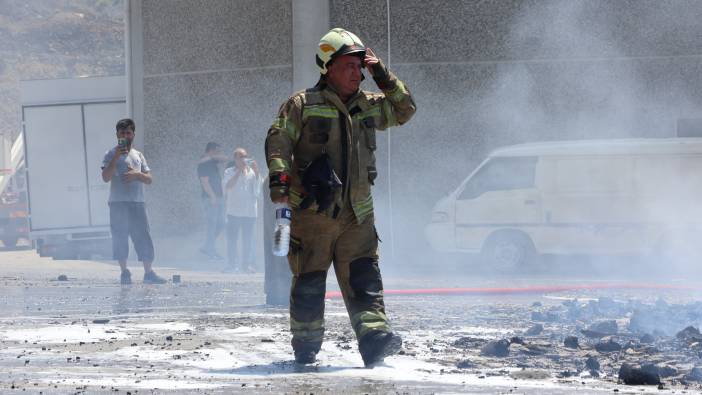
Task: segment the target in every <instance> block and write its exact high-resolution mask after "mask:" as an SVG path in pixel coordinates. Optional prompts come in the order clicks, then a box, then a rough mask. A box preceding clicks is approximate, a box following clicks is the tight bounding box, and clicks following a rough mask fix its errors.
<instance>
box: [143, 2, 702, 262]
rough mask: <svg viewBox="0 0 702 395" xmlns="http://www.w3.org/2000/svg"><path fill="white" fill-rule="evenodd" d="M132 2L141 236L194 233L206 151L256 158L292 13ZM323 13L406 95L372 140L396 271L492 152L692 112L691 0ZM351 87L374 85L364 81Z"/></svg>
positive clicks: (696, 62)
mask: <svg viewBox="0 0 702 395" xmlns="http://www.w3.org/2000/svg"><path fill="white" fill-rule="evenodd" d="M132 1H133V2H135V0H132ZM295 1H297V0H295ZM136 3H138V4H140V7H141V8H140V10H141V12H142V14H143V21H142V25H143V70H144V76H143V92H144V93H143V97H144V105H143V109H144V119H145V121H144V129H145V143H144V148H145V150H146V153H147V157H148V158H149V159H150V160H151V162H152V163H151V164H152V167H153V168H154V172H155V175H156V177H157V180H159V181H158V182H157V183H154V185H153V186H152V187H151V192H150V195H149V199H150V201H151V212H152V217H153V222H154V228H155V230H156V231H158V232H163V233H183V234H184V233H192V232H195V231H197V229H198V226H199V223H200V211H199V202H198V199H197V194H198V185H197V183H196V181H195V175H194V172H195V170H194V167H195V163H196V161H197V158H198V157H199V155H200V154H201V151H202V149H203V145H204V143H205V142H206V141H208V140H216V141H220V142H221V143H223V144H224V145H225V146H227V147H230V146H234V145H243V146H245V147H248V148H250V149H251V151H252V153H254V154H255V156H256V157H257V158H259V159H261V158H262V151H263V148H262V143H263V139H264V136H265V131H266V129H267V127H268V125H269V123H270V121H271V119H272V118H273V116H274V114H275V111H276V110H277V107H278V106H279V104H280V103H281V102H282V101H283V100H284V99H285V98H286V97H287V96H288V95H289V94H290V92H291V91H292V87H293V84H294V83H293V78H294V77H293V76H294V74H295V70H294V69H293V68H294V67H296V68H298V70H297V71H298V72H299V71H300V70H299V67H304V66H303V65H304V58H297V59H296V60H294V56H293V47H294V43H293V42H292V38H291V37H294V36H295V34H294V33H295V31H293V19H294V18H293V15H292V10H293V8H294V3H293V2H292V0H286V1H283V0H261V1H249V0H239V1H225V0H210V1H184V0H177V1H169V2H165V3H164V2H161V1H154V0H141V1H136ZM321 3H324V5H325V6H328V13H329V17H328V20H327V19H326V18H325V17H316V18H309V24H311V25H314V24H317V25H316V26H317V29H320V30H321V31H323V30H324V29H326V27H336V26H340V27H345V28H347V29H349V30H351V31H354V32H355V33H357V34H358V35H359V36H360V37H361V39H362V40H364V42H365V43H366V44H367V45H368V46H370V47H372V48H373V49H374V50H375V51H376V53H377V54H378V55H379V56H381V57H382V58H383V59H384V60H385V61H386V62H387V63H388V64H389V66H390V68H391V69H392V70H393V71H394V72H395V73H396V74H397V75H398V76H400V77H401V78H402V79H403V80H404V81H405V82H406V83H407V84H408V86H409V87H410V89H411V90H412V92H413V93H414V95H415V97H416V101H417V106H418V112H417V115H416V116H415V118H414V119H413V120H412V121H411V122H410V123H409V124H407V125H405V126H403V127H401V128H397V129H394V130H391V131H390V133H389V134H385V135H382V136H380V137H379V139H378V142H379V149H378V165H379V171H380V178H379V180H378V182H377V185H376V187H375V194H376V206H377V207H376V209H377V217H378V227H379V230H380V234H381V238H382V239H383V240H384V243H383V244H382V249H383V251H382V252H383V255H384V256H391V255H393V253H396V254H395V255H396V256H397V257H398V258H399V259H397V260H396V261H397V262H400V261H401V260H403V259H407V260H412V259H414V260H416V261H422V260H424V259H425V257H423V256H422V254H417V253H416V252H417V251H416V249H415V247H416V246H426V244H425V242H424V239H423V235H422V227H423V225H424V224H425V223H426V222H427V221H428V220H429V210H430V208H431V206H432V205H433V203H434V202H435V201H436V200H437V199H438V198H440V197H441V195H443V194H445V193H447V192H449V191H450V190H451V189H453V188H455V186H457V185H458V184H459V182H460V181H461V180H462V179H463V178H465V177H466V176H467V175H468V173H469V172H470V171H471V170H472V169H473V168H474V167H475V166H476V165H477V164H478V163H479V162H480V161H482V160H483V159H484V158H485V157H486V155H487V154H488V153H489V152H490V151H491V150H492V149H494V148H496V147H498V146H502V145H507V144H516V143H522V142H528V141H543V140H554V139H559V140H560V139H581V138H618V137H664V136H673V135H674V134H675V122H676V120H677V119H678V118H681V117H700V112H701V110H700V109H702V80H701V79H700V78H699V75H700V71H701V70H702V25H701V24H699V23H698V18H697V17H696V16H697V15H701V14H702V2H699V1H696V0H662V1H635V0H587V1H585V0H574V1H561V0H500V1H489V2H485V1H460V0H441V1H433V2H426V1H419V0H356V1H343V0H329V1H328V2H326V1H324V0H322V1H321ZM313 9H314V8H313ZM325 12H326V11H325ZM298 23H299V22H298ZM304 26H306V27H307V28H309V27H310V25H304ZM312 41H314V40H312ZM301 59H302V60H301ZM293 64H295V66H294V67H293V66H292V65H293ZM308 67H310V68H311V69H313V68H314V63H313V59H309V65H308ZM296 87H297V86H296ZM364 87H365V88H366V89H371V90H374V89H375V87H374V86H373V84H372V81H371V80H367V81H366V82H365V83H364ZM176 196H177V199H174V198H173V197H176ZM391 219H392V221H391ZM391 224H392V226H391ZM410 246H412V247H410ZM403 251H411V252H412V254H411V255H412V257H407V256H405V254H402V252H403Z"/></svg>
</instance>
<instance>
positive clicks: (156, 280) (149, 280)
mask: <svg viewBox="0 0 702 395" xmlns="http://www.w3.org/2000/svg"><path fill="white" fill-rule="evenodd" d="M165 283H166V279H165V278H162V277H159V276H158V275H157V274H156V272H154V271H153V270H152V271H150V272H148V273H144V284H165Z"/></svg>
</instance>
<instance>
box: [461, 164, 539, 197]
mask: <svg viewBox="0 0 702 395" xmlns="http://www.w3.org/2000/svg"><path fill="white" fill-rule="evenodd" d="M536 162H537V158H536V157H534V156H528V157H505V158H492V159H490V160H489V161H487V162H486V163H485V164H484V165H483V167H481V168H480V170H478V172H477V173H475V175H473V177H471V179H470V180H468V183H467V184H466V187H465V189H463V192H461V194H460V195H459V197H458V199H459V200H467V199H475V198H476V197H478V196H480V195H482V194H484V193H485V192H489V191H507V190H513V189H528V188H533V187H534V182H535V178H536Z"/></svg>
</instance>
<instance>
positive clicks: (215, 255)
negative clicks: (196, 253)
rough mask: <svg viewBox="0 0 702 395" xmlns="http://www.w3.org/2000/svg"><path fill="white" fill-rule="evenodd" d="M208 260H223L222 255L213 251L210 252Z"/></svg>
mask: <svg viewBox="0 0 702 395" xmlns="http://www.w3.org/2000/svg"><path fill="white" fill-rule="evenodd" d="M210 260H212V261H217V262H222V261H224V257H223V256H221V255H219V254H218V253H216V252H215V253H212V255H210Z"/></svg>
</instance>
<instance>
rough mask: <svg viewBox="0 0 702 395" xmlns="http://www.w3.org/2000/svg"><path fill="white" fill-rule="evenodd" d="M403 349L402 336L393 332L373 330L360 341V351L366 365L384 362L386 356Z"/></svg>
mask: <svg viewBox="0 0 702 395" xmlns="http://www.w3.org/2000/svg"><path fill="white" fill-rule="evenodd" d="M401 349H402V338H401V337H400V336H398V335H396V334H394V333H392V332H380V331H377V332H371V333H368V334H367V335H365V336H363V338H362V339H361V340H360V341H359V342H358V351H360V352H361V357H362V358H363V364H365V365H366V367H369V366H371V365H374V364H376V363H378V362H382V361H383V360H384V359H385V357H389V356H391V355H394V354H397V353H398V352H399V351H400V350H401Z"/></svg>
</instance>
